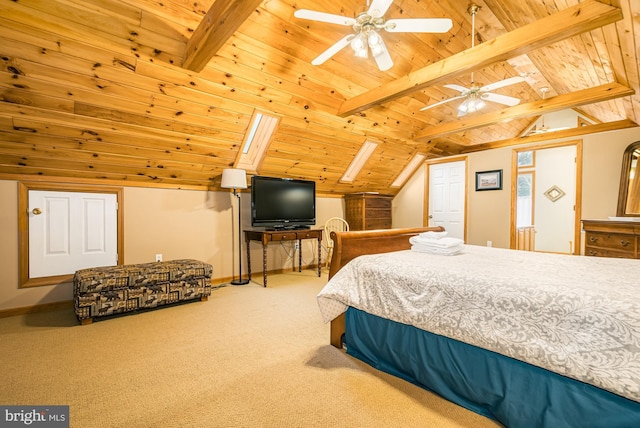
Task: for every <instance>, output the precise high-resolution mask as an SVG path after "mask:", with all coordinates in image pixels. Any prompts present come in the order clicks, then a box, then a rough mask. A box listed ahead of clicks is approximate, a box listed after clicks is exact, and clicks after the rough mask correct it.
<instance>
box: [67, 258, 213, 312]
mask: <svg viewBox="0 0 640 428" xmlns="http://www.w3.org/2000/svg"><path fill="white" fill-rule="evenodd" d="M212 271H213V267H212V266H211V265H210V264H208V263H203V262H200V261H198V260H172V261H167V262H156V263H143V264H135V265H123V266H108V267H97V268H89V269H82V270H79V271H77V272H76V273H75V275H74V277H73V294H74V302H75V311H76V316H77V317H78V320H79V321H80V322H81V323H82V324H90V323H91V322H92V321H93V319H94V318H98V317H104V316H109V315H115V314H122V313H126V312H131V311H137V310H140V309H145V308H155V307H158V306H163V305H168V304H172V303H177V302H182V301H186V300H194V299H200V300H207V298H208V296H209V295H210V294H211V273H212Z"/></svg>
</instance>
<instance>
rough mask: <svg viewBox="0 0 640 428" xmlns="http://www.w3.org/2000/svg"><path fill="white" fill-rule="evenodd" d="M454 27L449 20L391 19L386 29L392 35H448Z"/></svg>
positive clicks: (386, 24)
mask: <svg viewBox="0 0 640 428" xmlns="http://www.w3.org/2000/svg"><path fill="white" fill-rule="evenodd" d="M451 27H453V23H452V22H451V20H450V19H448V18H407V19H389V20H388V21H387V22H386V23H385V26H384V29H385V30H387V31H388V32H390V33H446V32H447V31H449V30H450V29H451Z"/></svg>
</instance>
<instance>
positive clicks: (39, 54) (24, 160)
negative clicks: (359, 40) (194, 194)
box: [0, 0, 640, 195]
mask: <svg viewBox="0 0 640 428" xmlns="http://www.w3.org/2000/svg"><path fill="white" fill-rule="evenodd" d="M475 3H476V4H477V5H479V6H480V7H481V9H480V11H479V12H478V13H477V15H476V22H475V24H476V30H477V34H476V35H475V37H476V39H475V42H474V44H475V47H474V48H471V47H472V22H471V16H470V15H469V13H468V12H467V7H468V4H467V3H465V2H461V1H458V0H440V1H430V2H425V1H409V0H395V1H394V3H393V4H392V5H391V7H390V8H389V11H388V12H387V13H386V15H385V17H386V18H387V19H392V18H450V19H451V20H452V21H453V28H452V29H451V30H450V31H448V32H447V33H443V34H429V33H391V32H385V31H382V32H381V33H380V34H381V35H382V37H383V38H384V41H385V43H386V45H387V47H388V48H389V51H390V54H391V58H392V59H393V62H394V65H393V67H391V68H390V69H389V70H387V71H384V72H382V71H379V70H378V68H377V67H376V63H375V62H374V60H373V59H372V58H369V59H359V58H355V56H354V55H353V51H352V50H351V49H350V47H347V48H345V49H343V50H341V51H340V52H338V53H337V54H335V55H334V56H333V57H332V58H331V59H330V60H328V61H327V62H325V63H324V64H322V65H318V66H314V65H311V61H312V60H313V59H314V58H315V57H316V56H318V55H319V54H320V53H321V52H323V51H324V50H325V49H327V48H328V47H329V46H331V45H332V44H333V43H335V42H337V41H338V40H339V39H341V38H342V37H344V36H345V35H347V34H350V32H352V29H351V28H350V27H343V26H339V25H332V24H323V23H318V22H314V21H309V20H302V19H298V18H295V17H294V16H293V13H294V12H295V11H296V10H297V9H311V10H317V11H322V12H327V13H332V14H337V15H344V16H349V17H355V16H357V15H358V13H360V12H362V11H363V10H366V8H367V2H366V0H357V1H356V0H344V1H340V2H335V1H326V0H295V1H294V0H264V1H256V0H252V1H248V0H215V1H214V0H190V1H186V0H163V1H162V2H157V1H153V0H14V1H8V0H3V1H2V2H0V37H1V39H2V41H3V42H2V44H1V45H0V54H1V55H0V64H1V66H2V67H1V69H0V101H2V102H1V103H0V178H10V179H15V178H24V177H25V176H27V177H33V178H38V179H41V180H42V179H60V178H64V179H68V180H72V181H87V180H89V181H91V182H96V181H97V182H104V183H108V184H129V185H140V186H159V187H179V188H192V189H214V190H215V189H218V188H219V183H220V175H221V173H222V169H224V168H228V167H231V166H233V165H234V164H235V162H236V160H237V157H238V152H239V151H240V150H241V147H242V145H243V142H244V138H245V135H246V134H247V132H248V128H249V125H250V119H251V117H252V115H253V114H254V111H255V110H258V111H261V112H264V113H268V114H272V115H275V116H278V117H280V122H279V125H278V127H277V130H276V132H275V134H274V135H273V137H272V139H271V142H270V144H269V146H268V149H267V152H266V155H265V157H264V159H263V161H262V164H261V166H260V167H259V168H258V173H259V174H261V175H270V176H279V177H290V178H302V179H309V180H315V181H316V182H317V188H318V192H319V193H321V194H336V195H339V194H344V193H350V192H360V191H369V192H380V193H390V194H393V193H396V192H397V191H398V188H392V187H391V183H392V182H393V181H394V180H395V179H396V177H397V176H398V174H400V172H401V171H402V170H403V168H404V167H405V166H406V165H407V164H408V163H409V161H410V160H411V158H412V157H413V156H414V155H415V154H416V153H423V154H426V155H427V156H428V157H430V158H434V157H441V156H448V155H454V154H459V153H467V152H471V151H477V150H486V149H489V148H493V147H503V146H511V145H517V144H523V143H528V142H531V141H542V140H544V139H548V138H557V137H559V136H577V135H584V134H585V133H589V132H601V131H604V130H611V129H620V128H625V127H633V126H636V123H637V122H638V120H640V96H639V95H638V93H639V90H640V76H639V69H638V57H637V51H636V49H635V47H636V46H637V45H640V21H638V19H637V18H634V17H637V16H639V15H640V3H638V2H637V1H634V0H607V1H595V0H583V1H582V2H579V1H578V0H508V1H499V0H476V1H475ZM472 72H473V75H474V80H475V82H477V83H480V84H488V83H492V82H497V81H499V80H502V79H505V78H508V77H513V76H523V77H525V81H524V82H523V83H518V84H515V85H511V86H509V87H505V88H501V89H499V90H496V91H495V92H496V93H499V94H503V95H509V96H512V97H517V98H519V99H520V100H521V104H519V105H517V106H515V107H510V108H504V106H501V105H499V104H495V103H487V104H488V105H487V106H486V107H485V108H484V109H483V110H482V111H480V112H477V113H475V114H469V115H467V116H465V117H463V118H458V117H457V110H456V109H457V106H458V104H459V101H455V102H450V103H445V104H442V105H440V106H438V107H434V108H431V109H429V110H426V111H420V109H421V108H422V107H424V106H426V105H429V104H433V103H436V102H439V101H442V100H445V99H448V98H450V97H453V96H456V95H458V93H457V92H456V91H453V90H451V89H447V88H445V87H444V86H443V85H444V84H447V83H454V84H458V85H461V86H465V87H468V86H470V83H471V73H472ZM542 87H548V88H549V92H548V93H547V95H546V96H545V97H544V99H543V97H542V93H541V88H542ZM566 108H575V109H576V111H578V112H579V113H580V114H581V115H583V116H584V117H587V118H589V119H590V120H591V121H592V122H593V123H594V125H591V126H586V127H582V128H576V129H571V130H565V131H562V133H557V134H554V133H548V134H541V135H536V136H535V137H526V138H520V136H521V134H522V133H523V131H525V130H526V129H527V128H528V127H530V126H531V124H532V123H533V122H534V121H536V120H537V119H538V118H539V117H540V115H541V114H542V113H545V112H553V111H558V110H560V109H566ZM367 139H369V140H372V141H375V142H377V143H378V146H377V148H376V150H375V152H374V153H373V155H372V157H371V158H370V159H369V160H368V161H367V162H366V163H365V165H364V168H363V170H362V171H361V172H360V174H359V175H358V176H357V178H356V180H355V181H354V182H351V183H342V182H341V181H340V178H341V176H342V175H343V173H344V172H345V170H346V169H347V167H348V166H349V163H350V162H351V161H352V160H353V158H354V156H355V155H356V153H357V152H358V150H359V148H360V146H361V145H362V144H363V142H364V141H365V140H367Z"/></svg>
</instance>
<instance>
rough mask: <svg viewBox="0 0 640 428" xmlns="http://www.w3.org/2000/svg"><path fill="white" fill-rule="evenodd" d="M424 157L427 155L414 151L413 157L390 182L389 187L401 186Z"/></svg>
mask: <svg viewBox="0 0 640 428" xmlns="http://www.w3.org/2000/svg"><path fill="white" fill-rule="evenodd" d="M426 158H427V155H424V154H422V153H416V155H415V156H414V157H413V159H411V161H410V162H409V163H408V164H407V166H405V167H404V169H403V170H402V172H401V173H400V175H398V177H397V178H396V179H395V181H394V182H393V183H391V187H401V186H402V185H403V184H404V183H405V181H407V179H408V178H409V177H410V176H411V175H412V174H413V173H414V172H415V170H416V169H417V168H418V166H420V164H422V162H424V160H425V159H426Z"/></svg>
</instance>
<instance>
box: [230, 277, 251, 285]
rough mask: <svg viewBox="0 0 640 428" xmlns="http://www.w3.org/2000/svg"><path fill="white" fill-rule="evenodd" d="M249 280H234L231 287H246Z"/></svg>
mask: <svg viewBox="0 0 640 428" xmlns="http://www.w3.org/2000/svg"><path fill="white" fill-rule="evenodd" d="M248 283H249V280H248V279H242V278H240V279H234V280H232V281H231V282H230V284H231V285H245V284H248Z"/></svg>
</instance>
